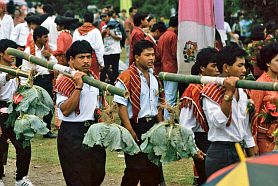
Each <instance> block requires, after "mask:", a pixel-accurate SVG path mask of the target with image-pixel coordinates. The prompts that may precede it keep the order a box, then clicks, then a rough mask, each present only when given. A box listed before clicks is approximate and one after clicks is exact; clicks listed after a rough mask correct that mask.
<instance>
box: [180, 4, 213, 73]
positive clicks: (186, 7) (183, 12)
mask: <svg viewBox="0 0 278 186" xmlns="http://www.w3.org/2000/svg"><path fill="white" fill-rule="evenodd" d="M178 15H179V28H178V29H179V30H178V49H177V50H178V51H177V55H178V56H177V59H178V73H179V74H190V70H191V66H192V65H193V63H190V62H192V61H193V62H194V61H195V57H196V54H197V51H198V50H200V49H202V48H205V47H208V46H211V47H214V40H215V14H214V0H179V14H178Z"/></svg>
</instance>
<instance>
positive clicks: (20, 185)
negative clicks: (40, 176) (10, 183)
mask: <svg viewBox="0 0 278 186" xmlns="http://www.w3.org/2000/svg"><path fill="white" fill-rule="evenodd" d="M15 186H33V184H32V182H31V181H30V180H29V179H28V178H27V177H26V176H25V177H23V178H22V179H21V180H19V181H15Z"/></svg>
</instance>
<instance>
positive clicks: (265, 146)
mask: <svg viewBox="0 0 278 186" xmlns="http://www.w3.org/2000/svg"><path fill="white" fill-rule="evenodd" d="M259 54H260V55H259V56H258V57H257V63H258V67H259V68H260V69H261V70H263V71H264V72H263V74H262V75H261V76H260V77H259V78H258V79H257V81H258V82H278V43H277V42H275V43H271V44H269V45H266V46H264V47H263V48H262V49H261V50H260V53H259ZM250 95H251V99H252V100H253V101H254V104H255V110H256V114H257V117H258V118H257V119H255V120H254V123H253V129H254V132H255V140H256V143H257V145H258V148H259V149H258V150H259V154H263V153H266V152H271V151H273V149H274V147H275V140H274V137H273V135H272V133H273V132H274V131H275V130H276V129H277V127H278V117H277V116H276V119H273V120H272V121H269V122H267V121H266V119H265V118H263V117H264V116H263V115H262V114H263V113H264V112H265V111H266V110H265V109H266V108H268V107H269V106H268V104H273V105H276V107H277V103H278V92H277V91H264V90H251V94H250ZM264 110H265V111H264ZM276 111H277V108H276ZM276 113H277V112H276ZM260 114H261V115H260ZM274 118H275V117H274Z"/></svg>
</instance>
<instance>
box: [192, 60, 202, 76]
mask: <svg viewBox="0 0 278 186" xmlns="http://www.w3.org/2000/svg"><path fill="white" fill-rule="evenodd" d="M200 72H201V71H200V66H199V64H197V63H194V65H193V66H192V67H191V75H200Z"/></svg>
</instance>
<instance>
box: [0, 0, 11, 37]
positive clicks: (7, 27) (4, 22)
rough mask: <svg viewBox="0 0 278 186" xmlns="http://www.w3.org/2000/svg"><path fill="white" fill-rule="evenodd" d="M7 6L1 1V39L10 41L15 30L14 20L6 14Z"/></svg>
mask: <svg viewBox="0 0 278 186" xmlns="http://www.w3.org/2000/svg"><path fill="white" fill-rule="evenodd" d="M5 12H6V4H5V2H4V1H0V39H10V36H11V33H12V31H13V29H14V21H13V18H12V17H11V16H10V15H8V14H6V13H5Z"/></svg>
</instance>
